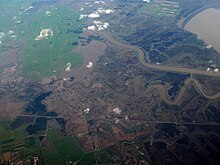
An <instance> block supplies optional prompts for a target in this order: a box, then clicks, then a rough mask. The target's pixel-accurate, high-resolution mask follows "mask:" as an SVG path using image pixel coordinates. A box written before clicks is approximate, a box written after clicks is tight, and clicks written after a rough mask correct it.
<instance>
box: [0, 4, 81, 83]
mask: <svg viewBox="0 0 220 165" xmlns="http://www.w3.org/2000/svg"><path fill="white" fill-rule="evenodd" d="M34 7H35V6H34ZM34 7H33V9H34ZM29 8H30V5H29V3H27V1H25V0H23V1H22V0H20V1H19V0H15V1H13V2H12V1H8V2H2V1H1V2H0V14H1V16H0V17H1V20H2V22H0V26H1V29H0V32H2V34H3V36H2V38H1V39H0V40H1V45H0V46H1V47H0V57H2V58H4V57H3V52H4V51H5V50H7V49H10V47H11V43H12V42H13V41H15V42H19V43H23V45H24V47H23V52H22V55H21V64H22V71H23V74H24V75H25V76H32V77H34V78H35V79H42V78H45V77H50V76H53V75H59V74H61V73H62V72H64V71H65V67H66V64H67V63H71V66H72V67H77V66H80V65H81V64H82V63H83V58H82V56H81V55H80V54H78V53H76V52H74V49H75V47H76V44H75V43H77V42H78V37H79V36H80V35H81V33H82V28H83V21H79V20H78V18H79V15H78V13H77V12H73V11H71V10H70V9H68V8H67V7H65V6H53V7H52V6H51V7H47V8H45V7H44V8H40V9H38V10H36V11H35V10H33V11H32V10H31V9H30V10H29ZM6 9H7V10H6ZM49 28H50V29H52V32H53V33H52V35H51V36H48V37H45V38H43V39H41V40H35V38H36V37H37V36H38V35H39V34H40V32H41V30H42V29H49ZM73 43H74V44H73Z"/></svg>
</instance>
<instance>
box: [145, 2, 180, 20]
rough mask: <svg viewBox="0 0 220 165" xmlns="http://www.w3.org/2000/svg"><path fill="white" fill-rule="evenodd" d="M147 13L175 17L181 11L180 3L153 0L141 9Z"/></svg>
mask: <svg viewBox="0 0 220 165" xmlns="http://www.w3.org/2000/svg"><path fill="white" fill-rule="evenodd" d="M141 12H142V13H145V14H147V15H158V16H171V17H175V16H176V15H177V14H178V12H179V3H178V2H172V1H164V0H151V1H150V2H146V4H145V5H144V6H143V8H142V9H141Z"/></svg>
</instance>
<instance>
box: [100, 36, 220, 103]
mask: <svg viewBox="0 0 220 165" xmlns="http://www.w3.org/2000/svg"><path fill="white" fill-rule="evenodd" d="M99 34H100V35H102V36H103V37H104V38H106V39H107V40H108V41H110V42H111V43H112V44H113V45H115V46H117V47H119V48H121V49H131V50H135V51H137V52H138V55H139V61H140V63H141V64H142V65H144V66H145V67H148V68H151V69H155V70H161V71H169V72H177V73H189V74H198V75H205V76H214V77H220V74H219V72H218V73H209V72H206V71H203V70H196V69H188V68H179V67H168V66H162V65H154V64H149V63H147V62H146V61H145V53H144V52H143V51H142V50H141V49H140V48H139V47H137V46H132V45H129V44H126V43H123V42H120V41H118V40H116V39H115V38H114V37H113V36H112V35H111V34H110V33H107V32H100V33H99ZM184 84H185V85H184V86H183V87H182V88H181V90H180V92H179V94H178V96H177V98H176V99H175V100H171V99H170V98H169V97H168V95H167V89H166V88H165V87H164V86H163V85H152V86H150V87H149V88H148V89H147V90H146V93H148V92H150V91H152V90H155V89H156V90H157V91H158V92H159V95H160V97H161V99H162V100H164V101H165V102H167V103H168V104H171V105H178V104H180V103H181V101H182V98H183V95H184V93H185V91H186V89H187V88H188V87H189V86H190V85H194V87H195V88H196V90H197V91H198V92H199V93H200V94H201V95H203V96H204V97H206V98H207V99H211V100H212V99H218V98H219V97H220V92H219V93H216V94H215V95H212V96H210V95H207V94H206V93H205V92H204V90H203V89H202V85H201V84H200V83H199V81H198V80H196V79H193V78H192V77H191V78H188V79H187V80H186V81H185V83H184Z"/></svg>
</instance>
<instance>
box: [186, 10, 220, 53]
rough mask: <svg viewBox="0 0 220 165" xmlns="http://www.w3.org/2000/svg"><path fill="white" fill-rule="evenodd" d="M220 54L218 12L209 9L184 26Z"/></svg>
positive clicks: (219, 20) (219, 13) (219, 16)
mask: <svg viewBox="0 0 220 165" xmlns="http://www.w3.org/2000/svg"><path fill="white" fill-rule="evenodd" d="M185 30H188V31H190V32H193V33H195V34H197V35H198V37H199V38H201V39H202V40H204V41H205V42H206V43H207V44H208V45H212V46H213V47H214V48H215V49H216V50H217V51H218V52H220V10H217V9H214V8H209V9H206V10H204V11H202V12H201V13H199V14H197V15H196V16H194V17H193V18H192V19H191V20H190V21H189V22H188V23H187V24H186V26H185Z"/></svg>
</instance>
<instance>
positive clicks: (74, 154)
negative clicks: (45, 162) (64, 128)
mask: <svg viewBox="0 0 220 165" xmlns="http://www.w3.org/2000/svg"><path fill="white" fill-rule="evenodd" d="M53 144H54V146H55V148H56V150H57V151H58V152H59V154H60V155H61V157H62V158H63V159H64V160H65V161H72V162H74V161H77V160H79V159H80V158H81V157H82V155H83V152H82V150H81V149H80V148H79V146H78V144H76V143H75V142H74V139H73V138H71V137H69V136H67V137H64V138H61V139H58V140H54V141H53Z"/></svg>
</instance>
